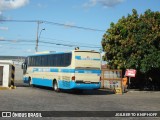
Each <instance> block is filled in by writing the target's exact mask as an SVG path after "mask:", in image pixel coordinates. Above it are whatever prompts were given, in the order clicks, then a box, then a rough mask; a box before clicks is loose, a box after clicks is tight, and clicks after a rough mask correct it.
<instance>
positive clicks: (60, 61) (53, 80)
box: [22, 50, 101, 91]
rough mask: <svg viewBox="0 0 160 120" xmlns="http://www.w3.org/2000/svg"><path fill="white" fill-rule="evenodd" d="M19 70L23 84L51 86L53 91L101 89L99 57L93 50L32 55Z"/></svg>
mask: <svg viewBox="0 0 160 120" xmlns="http://www.w3.org/2000/svg"><path fill="white" fill-rule="evenodd" d="M22 69H23V71H24V77H23V81H24V83H28V84H29V85H37V86H45V87H52V88H53V89H54V90H55V91H60V90H61V89H65V90H72V89H75V90H87V89H99V88H100V86H101V55H100V53H99V52H96V51H82V50H73V51H71V52H60V53H58V52H53V53H46V54H35V55H31V56H28V57H27V58H26V59H25V62H24V63H23V64H22Z"/></svg>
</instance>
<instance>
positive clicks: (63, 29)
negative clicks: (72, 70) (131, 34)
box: [0, 0, 160, 56]
mask: <svg viewBox="0 0 160 120" xmlns="http://www.w3.org/2000/svg"><path fill="white" fill-rule="evenodd" d="M133 8H134V9H137V11H138V13H139V14H140V13H144V11H146V10H147V9H151V10H152V11H160V0H0V19H6V20H44V21H49V22H55V23H62V24H64V26H59V25H53V24H46V23H41V24H40V28H39V34H40V33H41V34H40V38H39V40H40V41H42V42H50V43H55V44H47V43H42V42H39V47H38V51H60V52H62V51H70V50H73V49H74V48H75V46H79V47H80V49H82V50H96V51H99V48H100V47H101V39H102V36H103V34H104V33H105V31H106V30H107V29H108V28H109V26H110V23H111V22H115V23H116V22H117V21H118V19H120V18H121V17H122V16H127V14H128V13H132V9H133ZM65 25H70V26H79V27H85V28H94V29H99V30H102V31H92V30H84V29H78V28H74V27H69V26H65ZM43 28H45V30H42V29H43ZM41 30H42V31H41ZM36 32H37V23H34V22H32V23H27V22H0V55H13V56H14V55H20V56H27V55H30V54H34V53H35V43H36ZM4 40H9V41H4ZM64 44H67V45H68V44H69V45H71V46H64ZM84 46H87V47H84Z"/></svg>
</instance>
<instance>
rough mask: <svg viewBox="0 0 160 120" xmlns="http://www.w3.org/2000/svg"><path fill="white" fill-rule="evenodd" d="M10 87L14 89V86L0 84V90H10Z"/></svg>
mask: <svg viewBox="0 0 160 120" xmlns="http://www.w3.org/2000/svg"><path fill="white" fill-rule="evenodd" d="M11 89H16V86H11V87H2V86H0V90H11Z"/></svg>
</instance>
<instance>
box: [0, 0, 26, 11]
mask: <svg viewBox="0 0 160 120" xmlns="http://www.w3.org/2000/svg"><path fill="white" fill-rule="evenodd" d="M28 3H29V0H0V12H1V13H2V11H5V10H10V9H17V8H20V7H23V6H25V5H26V4H28Z"/></svg>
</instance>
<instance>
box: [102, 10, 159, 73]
mask: <svg viewBox="0 0 160 120" xmlns="http://www.w3.org/2000/svg"><path fill="white" fill-rule="evenodd" d="M102 47H103V51H104V52H106V55H105V58H104V59H105V60H106V61H107V62H108V63H109V65H111V67H112V68H114V69H115V68H118V69H129V68H132V69H137V70H139V71H141V72H143V73H146V72H147V71H149V70H151V69H153V68H158V69H159V68H160V12H153V11H151V10H147V11H145V13H144V14H141V15H138V13H137V11H136V10H135V9H133V10H132V14H131V15H130V14H128V16H127V17H124V16H123V17H122V18H121V19H119V21H118V22H117V23H116V24H114V23H111V25H110V28H109V29H108V30H107V32H106V33H105V34H104V35H103V39H102Z"/></svg>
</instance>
